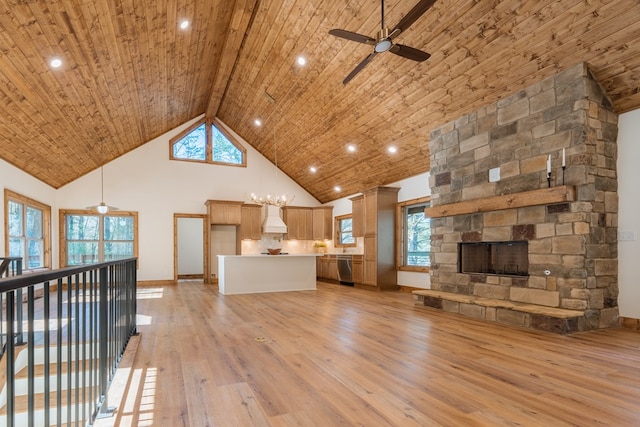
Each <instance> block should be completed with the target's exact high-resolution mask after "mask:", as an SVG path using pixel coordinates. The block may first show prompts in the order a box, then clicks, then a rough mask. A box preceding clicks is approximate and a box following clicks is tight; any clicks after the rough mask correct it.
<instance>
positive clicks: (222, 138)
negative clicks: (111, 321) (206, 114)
mask: <svg viewBox="0 0 640 427" xmlns="http://www.w3.org/2000/svg"><path fill="white" fill-rule="evenodd" d="M211 145H212V148H213V161H214V162H215V163H226V164H231V165H238V166H242V165H244V164H246V163H245V154H246V151H245V149H244V147H242V146H240V148H239V147H238V146H237V145H236V144H235V143H234V142H233V141H231V140H230V139H229V138H228V137H227V135H226V134H225V133H222V131H221V130H220V129H219V128H218V127H217V126H216V125H215V123H212V124H211Z"/></svg>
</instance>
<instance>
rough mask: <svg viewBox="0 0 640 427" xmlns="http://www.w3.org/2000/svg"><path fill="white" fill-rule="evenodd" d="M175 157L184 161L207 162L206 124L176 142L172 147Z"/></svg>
mask: <svg viewBox="0 0 640 427" xmlns="http://www.w3.org/2000/svg"><path fill="white" fill-rule="evenodd" d="M171 149H172V150H171V151H172V153H173V157H174V158H175V159H183V160H199V161H203V162H204V161H205V160H207V128H206V126H205V124H204V123H202V124H201V125H200V126H198V127H196V128H195V129H193V130H191V131H189V132H188V133H187V134H186V135H184V136H183V137H181V138H179V139H178V140H177V141H175V142H174V143H173V145H172V147H171Z"/></svg>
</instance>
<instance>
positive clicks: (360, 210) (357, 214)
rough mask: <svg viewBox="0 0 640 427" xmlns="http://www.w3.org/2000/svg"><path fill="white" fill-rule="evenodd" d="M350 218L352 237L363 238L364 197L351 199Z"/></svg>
mask: <svg viewBox="0 0 640 427" xmlns="http://www.w3.org/2000/svg"><path fill="white" fill-rule="evenodd" d="M350 200H351V218H352V222H351V224H352V227H353V231H352V232H353V237H363V236H364V205H363V204H364V196H363V195H360V196H356V197H352V198H351V199H350Z"/></svg>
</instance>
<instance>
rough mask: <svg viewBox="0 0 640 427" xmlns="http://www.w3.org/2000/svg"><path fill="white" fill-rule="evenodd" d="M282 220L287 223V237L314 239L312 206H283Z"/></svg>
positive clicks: (292, 238)
mask: <svg viewBox="0 0 640 427" xmlns="http://www.w3.org/2000/svg"><path fill="white" fill-rule="evenodd" d="M282 220H283V221H284V223H285V224H287V234H285V235H284V238H285V239H288V240H311V239H313V210H312V209H311V208H309V207H297V206H285V207H283V208H282Z"/></svg>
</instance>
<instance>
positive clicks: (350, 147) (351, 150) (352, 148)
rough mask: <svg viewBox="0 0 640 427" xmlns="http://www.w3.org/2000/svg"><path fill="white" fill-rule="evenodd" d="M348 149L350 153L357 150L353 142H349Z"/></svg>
mask: <svg viewBox="0 0 640 427" xmlns="http://www.w3.org/2000/svg"><path fill="white" fill-rule="evenodd" d="M347 151H348V152H350V153H355V152H356V146H355V145H353V144H349V145H347Z"/></svg>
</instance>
